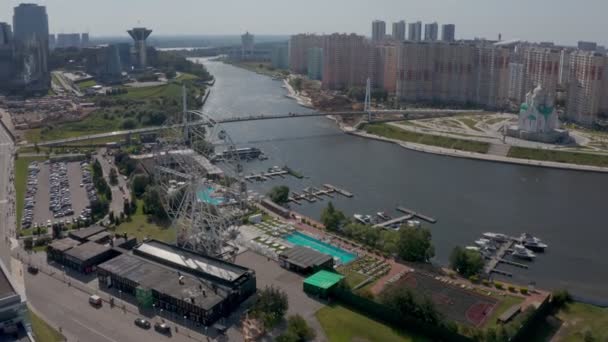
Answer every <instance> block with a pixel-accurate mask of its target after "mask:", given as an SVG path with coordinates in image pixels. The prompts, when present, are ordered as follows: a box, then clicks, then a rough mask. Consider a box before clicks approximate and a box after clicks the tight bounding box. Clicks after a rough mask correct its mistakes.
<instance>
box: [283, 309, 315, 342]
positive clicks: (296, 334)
mask: <svg viewBox="0 0 608 342" xmlns="http://www.w3.org/2000/svg"><path fill="white" fill-rule="evenodd" d="M281 336H284V337H283V338H281ZM281 336H279V338H277V341H279V340H280V341H295V342H305V341H310V340H313V339H314V338H315V336H316V333H315V331H314V330H313V329H312V328H311V327H310V326H308V323H306V320H304V318H302V316H300V315H298V314H296V315H293V316H289V317H288V318H287V331H286V332H285V333H284V334H283V335H281Z"/></svg>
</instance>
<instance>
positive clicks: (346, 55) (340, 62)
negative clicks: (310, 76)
mask: <svg viewBox="0 0 608 342" xmlns="http://www.w3.org/2000/svg"><path fill="white" fill-rule="evenodd" d="M373 51H374V50H373V47H372V45H371V44H370V43H369V41H368V40H366V39H365V37H363V36H359V35H356V34H338V33H334V34H332V35H328V36H325V38H324V39H323V78H322V85H323V87H324V88H326V89H347V88H349V87H364V86H365V84H366V81H367V78H368V77H369V78H373V72H374V70H373V68H374V67H373V58H374V53H373Z"/></svg>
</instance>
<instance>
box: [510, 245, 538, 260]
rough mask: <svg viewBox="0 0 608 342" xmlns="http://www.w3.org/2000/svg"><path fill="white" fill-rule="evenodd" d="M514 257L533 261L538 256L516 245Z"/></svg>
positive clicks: (522, 246)
mask: <svg viewBox="0 0 608 342" xmlns="http://www.w3.org/2000/svg"><path fill="white" fill-rule="evenodd" d="M513 256H514V257H516V258H520V259H525V260H533V259H534V258H536V255H535V254H534V253H532V251H531V250H529V249H527V248H526V247H524V245H520V244H516V245H514V246H513Z"/></svg>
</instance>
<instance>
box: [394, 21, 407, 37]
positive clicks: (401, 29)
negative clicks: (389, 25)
mask: <svg viewBox="0 0 608 342" xmlns="http://www.w3.org/2000/svg"><path fill="white" fill-rule="evenodd" d="M392 34H393V39H394V40H396V41H398V42H402V41H404V40H405V21H403V20H400V21H398V22H395V23H393V31H392Z"/></svg>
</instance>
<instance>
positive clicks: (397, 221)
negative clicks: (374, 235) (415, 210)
mask: <svg viewBox="0 0 608 342" xmlns="http://www.w3.org/2000/svg"><path fill="white" fill-rule="evenodd" d="M412 218H414V215H405V216H401V217H397V218H394V219H391V220H388V221H384V222H382V223H378V224H375V225H373V226H372V227H373V228H386V227H390V226H392V225H394V224H401V223H403V222H406V221H408V220H411V219H412Z"/></svg>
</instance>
